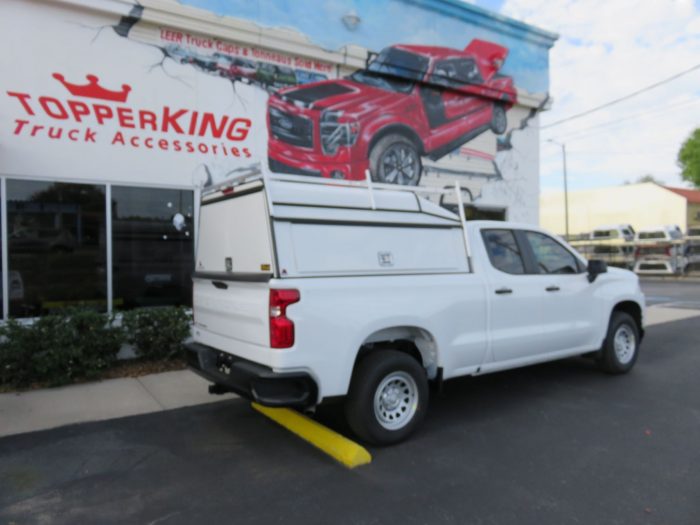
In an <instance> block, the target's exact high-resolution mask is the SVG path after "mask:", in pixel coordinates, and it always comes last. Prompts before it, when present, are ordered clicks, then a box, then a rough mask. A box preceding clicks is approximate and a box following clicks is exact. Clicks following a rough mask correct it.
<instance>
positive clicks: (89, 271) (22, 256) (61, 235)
mask: <svg viewBox="0 0 700 525" xmlns="http://www.w3.org/2000/svg"><path fill="white" fill-rule="evenodd" d="M7 221H8V259H9V274H8V278H9V282H10V289H9V300H10V315H11V316H13V317H33V316H37V315H41V314H45V313H48V312H50V311H52V310H56V309H60V308H63V307H66V306H75V305H86V304H87V305H92V306H96V307H97V308H99V309H101V310H104V309H105V308H106V304H107V302H106V279H105V271H106V270H105V194H104V187H103V186H98V185H91V184H68V183H51V182H39V181H24V180H12V179H10V180H8V181H7Z"/></svg>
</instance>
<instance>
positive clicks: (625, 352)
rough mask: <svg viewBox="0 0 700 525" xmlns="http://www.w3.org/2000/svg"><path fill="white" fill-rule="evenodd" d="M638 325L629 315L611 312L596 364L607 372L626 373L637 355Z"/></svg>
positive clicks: (630, 368) (632, 365) (635, 360)
mask: <svg viewBox="0 0 700 525" xmlns="http://www.w3.org/2000/svg"><path fill="white" fill-rule="evenodd" d="M639 342H640V338H639V327H638V326H637V323H636V321H635V320H634V319H633V318H632V316H631V315H629V314H626V313H625V312H613V314H612V316H611V317H610V325H609V326H608V334H607V336H606V338H605V342H604V343H603V348H602V349H601V352H600V358H599V359H598V364H599V366H600V368H601V369H602V370H603V371H605V372H607V373H608V374H626V373H627V372H629V371H630V370H632V367H634V364H635V363H636V362H637V357H638V356H639Z"/></svg>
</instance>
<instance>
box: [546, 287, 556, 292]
mask: <svg viewBox="0 0 700 525" xmlns="http://www.w3.org/2000/svg"><path fill="white" fill-rule="evenodd" d="M545 290H547V291H548V292H558V291H559V287H558V286H547V288H545Z"/></svg>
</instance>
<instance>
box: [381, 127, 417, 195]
mask: <svg viewBox="0 0 700 525" xmlns="http://www.w3.org/2000/svg"><path fill="white" fill-rule="evenodd" d="M369 169H370V172H371V173H372V180H374V181H376V182H380V183H384V184H401V185H404V186H417V185H418V182H419V181H420V176H421V172H422V171H423V165H422V163H421V159H420V152H419V151H418V148H417V147H416V145H415V144H414V143H413V141H412V140H410V139H409V138H407V137H405V136H403V135H399V134H397V133H391V134H389V135H387V136H386V137H382V138H381V139H379V140H378V141H377V143H376V144H375V145H374V146H373V147H372V151H370V153H369Z"/></svg>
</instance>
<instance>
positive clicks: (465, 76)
mask: <svg viewBox="0 0 700 525" xmlns="http://www.w3.org/2000/svg"><path fill="white" fill-rule="evenodd" d="M457 79H458V80H459V81H460V82H463V83H465V84H481V83H483V82H484V79H483V78H481V73H479V68H478V67H477V65H476V62H475V61H474V60H472V59H471V58H465V59H462V60H458V61H457Z"/></svg>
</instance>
